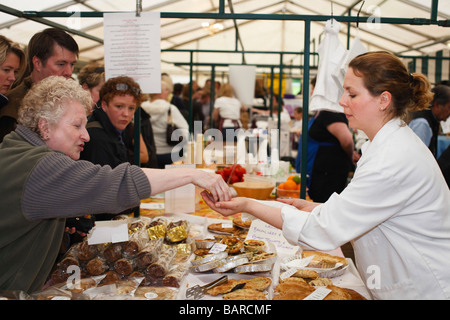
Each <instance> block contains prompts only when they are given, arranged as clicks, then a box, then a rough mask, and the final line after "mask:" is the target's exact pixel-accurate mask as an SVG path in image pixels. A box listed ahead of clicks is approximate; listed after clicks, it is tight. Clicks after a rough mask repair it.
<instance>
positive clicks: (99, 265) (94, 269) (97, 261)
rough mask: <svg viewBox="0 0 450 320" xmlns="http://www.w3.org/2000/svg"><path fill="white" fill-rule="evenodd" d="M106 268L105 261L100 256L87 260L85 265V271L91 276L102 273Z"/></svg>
mask: <svg viewBox="0 0 450 320" xmlns="http://www.w3.org/2000/svg"><path fill="white" fill-rule="evenodd" d="M107 269H108V266H107V265H106V262H105V260H104V259H102V258H98V257H97V258H94V259H92V260H90V261H89V262H88V264H87V265H86V271H87V272H88V273H89V274H90V275H91V276H98V275H101V274H102V273H104V272H105V271H106V270H107Z"/></svg>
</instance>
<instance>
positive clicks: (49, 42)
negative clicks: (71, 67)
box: [27, 28, 79, 75]
mask: <svg viewBox="0 0 450 320" xmlns="http://www.w3.org/2000/svg"><path fill="white" fill-rule="evenodd" d="M54 44H58V45H59V46H61V47H63V48H65V49H67V50H69V51H70V52H73V53H75V54H76V55H77V56H78V52H79V48H78V44H77V43H76V41H75V40H74V39H73V38H72V36H71V35H69V34H68V33H67V32H65V31H64V30H61V29H58V28H47V29H44V30H42V31H41V32H38V33H36V34H35V35H34V36H33V37H32V38H31V39H30V41H29V43H28V52H27V56H28V71H27V75H28V74H30V73H31V71H33V57H34V56H36V57H38V58H39V60H41V61H42V63H44V64H45V63H47V60H48V58H50V57H51V56H52V55H53V46H54Z"/></svg>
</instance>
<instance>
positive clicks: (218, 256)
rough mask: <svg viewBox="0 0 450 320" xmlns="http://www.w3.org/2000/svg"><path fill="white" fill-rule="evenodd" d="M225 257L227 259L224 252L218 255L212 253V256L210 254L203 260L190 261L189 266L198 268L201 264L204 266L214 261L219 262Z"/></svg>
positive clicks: (226, 254)
mask: <svg viewBox="0 0 450 320" xmlns="http://www.w3.org/2000/svg"><path fill="white" fill-rule="evenodd" d="M226 257H228V252H226V251H221V252H218V253H214V254H210V255H206V256H204V257H203V258H200V259H196V260H192V261H191V264H192V265H193V266H198V265H201V264H205V263H208V262H211V261H214V260H221V259H225V258H226Z"/></svg>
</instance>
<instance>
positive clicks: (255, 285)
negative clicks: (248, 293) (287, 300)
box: [207, 277, 272, 296]
mask: <svg viewBox="0 0 450 320" xmlns="http://www.w3.org/2000/svg"><path fill="white" fill-rule="evenodd" d="M271 283H272V280H271V279H270V278H268V277H254V278H250V279H240V280H236V279H228V281H227V282H225V283H224V284H221V285H219V286H216V287H214V288H212V289H210V290H208V291H207V293H208V294H209V295H212V296H216V295H218V294H224V293H228V292H230V291H231V290H233V288H234V287H236V286H237V285H242V284H243V285H244V286H243V288H244V289H252V290H257V291H264V290H266V289H267V288H268V287H269V286H270V284H271Z"/></svg>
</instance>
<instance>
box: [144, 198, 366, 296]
mask: <svg viewBox="0 0 450 320" xmlns="http://www.w3.org/2000/svg"><path fill="white" fill-rule="evenodd" d="M140 212H141V215H142V216H145V217H150V218H155V217H162V216H165V215H166V214H165V210H164V194H160V195H156V196H153V197H150V198H148V199H145V200H142V203H141V210H140ZM169 215H170V214H169ZM170 216H176V217H177V218H179V219H186V220H187V221H189V222H190V223H192V224H194V225H196V226H197V227H198V226H201V228H200V230H202V231H198V229H197V234H199V233H201V234H202V235H201V237H203V238H204V239H208V238H212V237H214V234H212V233H210V232H208V229H207V226H208V225H210V224H213V223H220V222H222V221H224V220H225V221H227V220H233V219H235V218H237V217H240V216H241V214H240V213H238V214H236V215H233V216H228V217H225V216H222V215H221V214H219V213H217V212H215V211H214V210H212V209H211V208H210V207H208V206H207V205H206V204H205V202H204V201H203V200H202V199H201V197H200V196H199V190H197V192H196V210H195V212H192V213H187V214H176V215H170ZM326 253H328V254H331V255H335V256H340V257H344V255H343V253H342V250H341V249H340V248H336V249H335V250H332V251H326ZM278 256H279V258H278V259H277V261H276V262H275V264H274V267H273V269H272V271H271V272H269V273H263V274H262V275H264V276H269V277H270V278H272V279H273V283H272V285H271V287H270V290H269V298H272V297H273V289H274V288H275V286H276V285H277V284H278V279H279V276H280V261H281V260H282V258H283V257H284V256H286V255H285V254H283V252H278ZM346 260H347V261H348V265H349V267H348V269H347V270H346V272H345V273H344V274H342V275H340V276H338V277H335V278H333V283H334V284H335V285H337V286H340V287H345V288H349V289H353V290H355V291H357V292H358V293H359V294H361V295H362V296H364V297H365V298H367V299H370V298H371V296H370V294H369V292H368V290H367V288H366V286H365V285H364V282H363V281H362V279H361V277H360V275H359V273H358V270H357V269H356V266H355V264H354V262H353V261H352V260H351V259H349V258H346ZM233 276H234V278H236V277H238V278H249V277H252V276H254V275H232V276H231V277H232V278H233ZM217 278H218V276H217V274H214V273H195V272H189V273H188V274H187V275H186V276H185V277H184V279H183V281H182V284H181V286H180V291H179V292H178V295H177V299H179V300H181V299H186V296H185V294H186V289H187V288H188V287H192V286H195V285H200V286H203V285H205V284H207V283H209V282H211V281H213V280H215V279H217ZM203 299H206V300H214V299H217V297H213V296H208V295H206V296H205V297H204V298H203Z"/></svg>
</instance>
